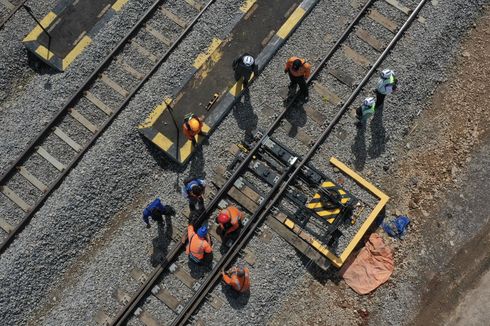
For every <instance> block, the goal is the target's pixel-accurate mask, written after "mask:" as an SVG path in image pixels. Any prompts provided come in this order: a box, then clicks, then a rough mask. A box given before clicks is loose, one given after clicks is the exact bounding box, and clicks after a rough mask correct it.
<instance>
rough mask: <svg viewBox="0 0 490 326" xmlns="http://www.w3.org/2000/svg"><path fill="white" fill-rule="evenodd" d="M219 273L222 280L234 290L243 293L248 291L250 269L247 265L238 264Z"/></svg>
mask: <svg viewBox="0 0 490 326" xmlns="http://www.w3.org/2000/svg"><path fill="white" fill-rule="evenodd" d="M221 274H222V275H223V281H224V282H225V283H226V284H227V285H229V286H231V288H232V289H233V290H235V291H236V292H238V293H244V292H248V291H250V271H249V270H248V268H247V267H243V266H241V265H238V266H236V267H233V268H231V269H230V270H228V271H227V272H226V273H225V272H224V271H222V272H221Z"/></svg>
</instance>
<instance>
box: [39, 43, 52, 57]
mask: <svg viewBox="0 0 490 326" xmlns="http://www.w3.org/2000/svg"><path fill="white" fill-rule="evenodd" d="M36 53H37V54H38V55H39V56H40V57H41V58H43V59H45V60H51V58H52V57H53V56H54V53H53V52H51V51H49V50H48V49H47V48H46V47H45V46H44V45H39V46H38V47H37V49H36Z"/></svg>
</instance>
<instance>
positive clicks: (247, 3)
mask: <svg viewBox="0 0 490 326" xmlns="http://www.w3.org/2000/svg"><path fill="white" fill-rule="evenodd" d="M256 2H257V0H245V2H244V3H243V4H242V5H241V7H240V11H241V12H243V13H246V12H247V11H248V10H249V9H250V8H252V6H253V5H254V3H256Z"/></svg>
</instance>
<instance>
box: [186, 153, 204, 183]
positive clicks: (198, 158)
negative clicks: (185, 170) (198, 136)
mask: <svg viewBox="0 0 490 326" xmlns="http://www.w3.org/2000/svg"><path fill="white" fill-rule="evenodd" d="M204 163H205V160H204V153H203V149H202V146H199V147H197V148H196V151H195V152H194V157H193V158H192V161H191V167H190V170H189V176H199V177H200V178H205V177H206V172H205V171H204Z"/></svg>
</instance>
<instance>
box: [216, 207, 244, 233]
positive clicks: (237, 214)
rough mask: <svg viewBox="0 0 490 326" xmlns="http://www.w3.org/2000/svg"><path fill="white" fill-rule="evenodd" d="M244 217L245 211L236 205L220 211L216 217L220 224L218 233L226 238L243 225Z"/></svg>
mask: <svg viewBox="0 0 490 326" xmlns="http://www.w3.org/2000/svg"><path fill="white" fill-rule="evenodd" d="M244 217H245V214H243V212H241V211H240V210H238V208H236V207H235V206H233V205H229V206H228V207H227V208H225V209H223V210H222V211H221V212H219V214H218V216H217V217H216V222H217V223H218V224H219V226H218V229H217V231H218V234H220V235H221V237H222V238H223V239H224V240H226V239H227V238H229V237H230V236H231V235H232V234H233V233H235V232H236V231H237V230H238V228H239V227H240V226H241V225H242V221H243V218H244Z"/></svg>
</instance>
